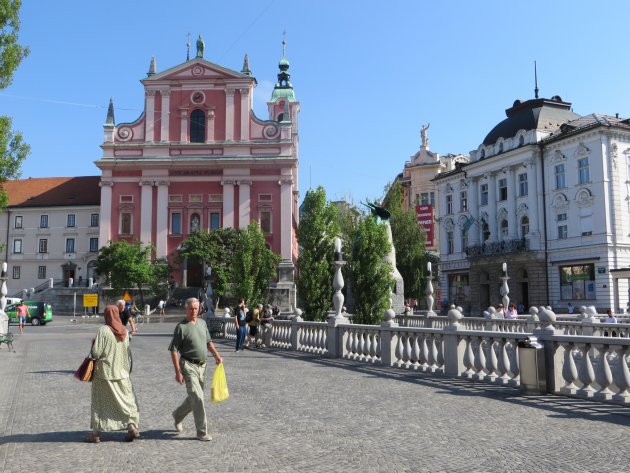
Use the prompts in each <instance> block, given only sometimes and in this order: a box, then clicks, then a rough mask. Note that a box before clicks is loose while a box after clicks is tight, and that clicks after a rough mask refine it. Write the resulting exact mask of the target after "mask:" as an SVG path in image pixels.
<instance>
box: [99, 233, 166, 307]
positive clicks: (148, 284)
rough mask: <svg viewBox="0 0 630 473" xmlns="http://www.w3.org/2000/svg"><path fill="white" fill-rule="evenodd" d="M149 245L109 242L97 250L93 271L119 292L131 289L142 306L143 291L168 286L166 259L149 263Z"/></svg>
mask: <svg viewBox="0 0 630 473" xmlns="http://www.w3.org/2000/svg"><path fill="white" fill-rule="evenodd" d="M153 250H154V249H153V246H152V245H147V246H144V245H143V244H142V243H141V242H137V243H127V242H126V241H124V240H123V241H110V242H109V245H108V246H104V247H102V248H101V249H100V252H99V255H98V258H97V259H96V272H97V273H98V274H102V275H104V276H105V279H106V282H107V283H108V284H110V285H111V287H112V288H113V289H114V290H115V291H116V292H119V293H122V292H123V291H124V290H126V289H131V288H135V289H137V290H138V292H139V294H140V301H141V303H142V304H143V305H144V291H145V290H146V288H150V289H152V290H154V289H156V288H161V287H163V286H164V285H165V284H167V283H168V278H169V277H170V273H171V268H170V267H169V266H168V262H167V261H166V260H163V259H162V260H156V261H154V262H151V260H150V256H151V254H152V253H153Z"/></svg>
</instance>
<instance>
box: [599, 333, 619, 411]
mask: <svg viewBox="0 0 630 473" xmlns="http://www.w3.org/2000/svg"><path fill="white" fill-rule="evenodd" d="M595 347H596V348H597V350H598V351H599V364H598V365H597V375H596V380H597V384H599V386H600V389H599V391H598V392H597V394H596V396H597V398H599V399H603V400H605V401H610V400H611V399H612V397H613V395H614V394H615V393H613V392H612V391H611V390H610V385H611V384H612V381H613V377H612V371H611V370H610V364H609V363H608V356H606V355H607V354H608V345H595Z"/></svg>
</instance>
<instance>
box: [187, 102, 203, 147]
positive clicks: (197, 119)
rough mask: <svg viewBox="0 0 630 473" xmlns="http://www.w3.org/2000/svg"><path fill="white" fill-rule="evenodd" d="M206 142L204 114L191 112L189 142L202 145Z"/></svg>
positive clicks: (198, 111) (195, 111) (196, 111)
mask: <svg viewBox="0 0 630 473" xmlns="http://www.w3.org/2000/svg"><path fill="white" fill-rule="evenodd" d="M205 141H206V114H205V113H204V112H203V110H199V109H197V110H193V112H192V113H191V114H190V142H191V143H204V142H205Z"/></svg>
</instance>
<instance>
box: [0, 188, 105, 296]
mask: <svg viewBox="0 0 630 473" xmlns="http://www.w3.org/2000/svg"><path fill="white" fill-rule="evenodd" d="M99 181H100V177H99V176H81V177H45V178H29V179H20V180H15V181H7V182H5V183H3V184H2V187H3V189H4V190H5V191H6V193H7V195H8V197H9V204H8V207H7V208H6V210H5V211H4V212H3V214H2V215H1V216H0V235H2V236H0V242H2V243H4V244H5V247H4V261H6V262H7V264H8V274H7V276H8V280H7V286H8V289H9V295H13V294H16V293H18V292H19V291H21V290H23V289H31V288H37V287H38V286H42V285H46V284H48V282H49V280H50V279H51V278H52V279H53V280H54V282H55V283H57V284H61V285H67V284H68V283H69V281H70V279H72V280H73V282H74V284H75V285H78V284H81V285H83V286H85V285H86V284H87V282H88V279H89V278H95V277H96V275H95V268H94V264H95V261H96V258H97V256H98V250H99V247H100V243H101V242H100V241H99V230H100V199H101V191H100V188H99Z"/></svg>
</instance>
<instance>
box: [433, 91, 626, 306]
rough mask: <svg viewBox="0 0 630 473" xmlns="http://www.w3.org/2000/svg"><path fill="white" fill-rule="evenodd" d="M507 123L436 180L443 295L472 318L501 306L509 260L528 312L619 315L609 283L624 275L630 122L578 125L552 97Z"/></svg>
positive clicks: (618, 298)
mask: <svg viewBox="0 0 630 473" xmlns="http://www.w3.org/2000/svg"><path fill="white" fill-rule="evenodd" d="M506 114H507V118H506V119H505V120H504V121H502V122H501V123H499V124H498V125H497V126H496V127H494V129H493V130H491V131H490V133H489V134H488V135H487V136H486V138H485V139H484V141H483V143H482V144H481V145H480V146H479V147H478V148H477V149H476V150H475V151H472V152H471V156H470V157H471V162H470V163H469V164H467V165H464V166H462V167H461V168H458V169H456V170H454V171H452V172H448V173H444V174H440V175H438V176H437V177H436V178H435V183H436V184H437V186H438V195H439V200H440V206H439V209H440V212H439V219H438V220H439V226H440V230H441V234H440V258H441V273H440V286H441V289H442V294H443V297H444V298H445V299H448V301H449V302H450V303H456V304H459V305H462V306H463V307H464V308H465V310H466V311H467V312H469V313H471V314H473V315H479V314H480V313H481V312H482V311H483V310H485V308H486V307H488V306H489V305H496V304H497V303H498V302H499V300H500V297H501V294H500V284H501V280H500V279H499V277H500V276H502V274H501V266H502V263H503V262H507V265H508V276H509V277H510V281H509V287H510V294H509V296H510V298H511V300H512V301H514V302H515V303H517V304H518V303H520V304H522V305H523V306H524V307H525V308H527V307H529V306H532V305H551V306H553V307H554V308H556V309H559V310H562V308H566V307H567V304H568V303H569V302H570V303H572V304H573V305H574V306H581V305H591V304H592V305H595V306H597V307H598V308H600V309H604V308H609V307H610V308H613V309H618V308H621V307H625V305H626V302H627V300H628V297H629V294H628V280H627V279H624V278H617V277H614V273H615V271H616V270H618V269H619V268H626V267H628V266H630V221H629V220H628V218H627V215H628V212H629V211H630V203H629V202H630V184H628V183H630V122H629V121H628V120H623V119H620V118H618V117H611V116H605V115H599V114H592V115H587V116H579V115H577V114H575V113H573V111H572V110H571V104H570V103H567V102H564V101H562V99H561V98H560V97H558V96H554V97H552V98H551V99H541V98H535V99H531V100H527V101H525V102H521V101H518V100H517V101H516V102H515V103H514V105H513V106H512V107H510V108H509V109H508V110H506ZM611 271H612V273H611Z"/></svg>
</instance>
